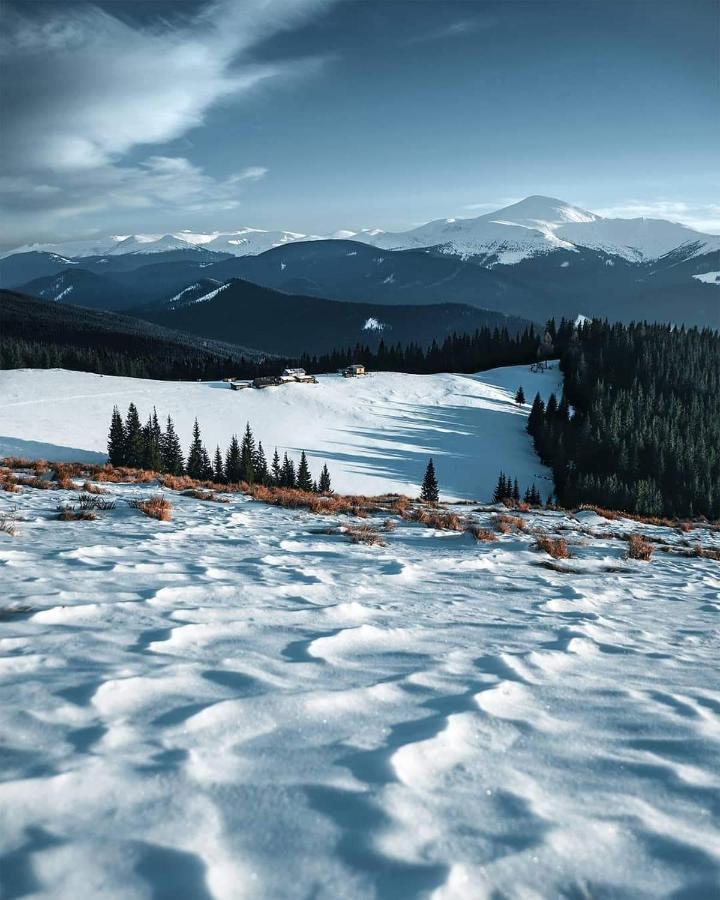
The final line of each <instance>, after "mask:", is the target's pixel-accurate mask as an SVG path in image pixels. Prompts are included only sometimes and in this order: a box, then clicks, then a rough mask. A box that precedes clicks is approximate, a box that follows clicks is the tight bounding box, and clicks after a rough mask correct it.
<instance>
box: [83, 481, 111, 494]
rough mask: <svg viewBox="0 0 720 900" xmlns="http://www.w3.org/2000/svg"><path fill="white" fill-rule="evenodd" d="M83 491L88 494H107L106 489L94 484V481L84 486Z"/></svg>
mask: <svg viewBox="0 0 720 900" xmlns="http://www.w3.org/2000/svg"><path fill="white" fill-rule="evenodd" d="M83 490H84V491H85V493H86V494H107V491H106V490H105V489H104V488H101V487H98V485H96V484H93V483H92V481H86V482H85V483H84V484H83Z"/></svg>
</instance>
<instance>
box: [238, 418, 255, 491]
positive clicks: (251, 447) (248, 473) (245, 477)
mask: <svg viewBox="0 0 720 900" xmlns="http://www.w3.org/2000/svg"><path fill="white" fill-rule="evenodd" d="M256 452H257V451H256V449H255V438H254V437H253V433H252V430H251V428H250V423H249V422H248V423H247V425H246V426H245V434H244V435H243V439H242V446H241V448H240V480H241V481H246V482H247V483H248V484H253V483H254V481H255V454H256Z"/></svg>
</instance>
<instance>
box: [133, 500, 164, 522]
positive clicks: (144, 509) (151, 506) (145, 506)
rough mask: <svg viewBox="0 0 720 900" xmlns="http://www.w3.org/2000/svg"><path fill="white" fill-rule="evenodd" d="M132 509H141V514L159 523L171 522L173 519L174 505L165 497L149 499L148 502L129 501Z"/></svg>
mask: <svg viewBox="0 0 720 900" xmlns="http://www.w3.org/2000/svg"><path fill="white" fill-rule="evenodd" d="M126 502H127V504H128V506H130V507H131V508H132V509H139V510H140V512H141V513H143V514H144V515H146V516H148V517H149V518H151V519H157V520H158V521H159V522H169V521H170V520H171V519H172V503H171V502H170V501H169V500H168V499H167V498H165V497H161V496H158V497H149V498H148V499H146V500H127V501H126Z"/></svg>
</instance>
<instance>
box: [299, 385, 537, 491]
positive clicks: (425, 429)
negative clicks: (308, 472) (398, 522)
mask: <svg viewBox="0 0 720 900" xmlns="http://www.w3.org/2000/svg"><path fill="white" fill-rule="evenodd" d="M394 409H395V410H397V411H398V412H400V414H399V415H394V414H392V413H390V414H387V415H384V416H383V419H382V421H383V425H384V427H382V428H372V427H370V428H351V429H337V430H336V432H335V434H336V435H337V436H338V439H337V440H335V441H332V440H328V441H327V443H326V445H325V447H324V449H323V450H322V451H315V450H308V451H307V453H308V457H309V458H310V459H311V460H312V461H314V462H315V463H318V464H319V463H320V462H323V461H327V462H328V464H330V465H331V464H332V462H333V461H335V462H341V463H343V464H344V465H345V467H347V468H348V469H349V470H350V471H352V472H354V473H356V474H362V475H368V476H376V477H385V478H390V479H393V480H396V481H409V482H417V483H420V481H421V480H422V477H423V473H424V471H425V466H426V465H427V460H428V457H429V456H432V457H433V459H434V461H435V468H436V469H437V471H438V477H439V479H440V483H441V487H442V490H443V492H444V493H446V494H450V495H452V496H457V497H463V496H468V497H469V496H473V497H482V496H485V495H486V494H489V493H491V492H492V489H493V487H494V486H495V482H496V480H497V474H498V473H497V471H496V468H495V464H493V466H492V469H491V470H488V469H487V468H486V466H485V458H488V457H491V458H492V459H493V460H498V459H500V460H503V466H504V468H505V469H506V470H507V471H508V472H510V473H511V475H513V476H515V475H516V474H517V475H518V477H519V478H520V480H521V481H522V482H523V483H522V487H523V488H524V487H525V486H526V484H525V482H526V481H528V483H529V482H530V481H532V480H537V479H540V478H541V477H542V475H543V474H544V473H543V467H542V465H541V464H540V462H539V461H538V459H537V457H536V456H535V454H534V452H533V450H532V445H531V441H530V438H529V437H528V436H526V435H525V434H524V431H523V430H522V429H521V428H518V426H517V424H516V422H514V421H513V418H514V417H515V416H522V415H523V413H522V412H521V411H520V410H518V408H517V407H516V406H515V404H514V403H505V402H502V403H501V402H495V401H493V402H492V404H491V405H490V406H484V407H469V406H458V405H447V406H426V405H423V404H410V403H407V404H402V405H396V406H395V407H394ZM511 417H513V418H511ZM518 432H520V433H518ZM378 445H379V446H378ZM333 447H335V448H337V449H333ZM291 449H292V450H293V452H298V453H299V452H300V450H301V449H303V448H301V447H293V448H291ZM306 449H307V448H306Z"/></svg>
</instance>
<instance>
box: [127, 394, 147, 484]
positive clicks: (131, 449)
mask: <svg viewBox="0 0 720 900" xmlns="http://www.w3.org/2000/svg"><path fill="white" fill-rule="evenodd" d="M144 451H145V447H144V441H143V430H142V425H141V424H140V416H139V415H138V411H137V407H136V406H135V404H134V403H131V404H130V406H129V407H128V412H127V416H126V418H125V465H126V466H131V467H132V468H133V469H141V468H142V464H143V457H144V455H145V453H144Z"/></svg>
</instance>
